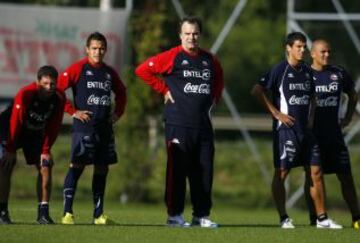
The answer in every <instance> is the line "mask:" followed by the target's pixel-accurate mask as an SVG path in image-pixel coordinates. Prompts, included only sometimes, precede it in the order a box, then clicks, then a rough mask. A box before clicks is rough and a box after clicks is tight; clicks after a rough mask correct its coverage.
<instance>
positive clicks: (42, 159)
mask: <svg viewBox="0 0 360 243" xmlns="http://www.w3.org/2000/svg"><path fill="white" fill-rule="evenodd" d="M57 77H58V72H57V71H56V69H55V68H54V67H52V66H43V67H41V68H40V69H39V71H38V74H37V81H36V82H33V83H31V84H29V85H27V86H25V87H23V88H22V89H21V90H19V92H18V93H17V94H16V95H15V98H14V101H13V103H12V105H10V106H9V107H8V108H7V109H6V110H5V111H4V112H2V113H1V114H0V142H1V144H0V162H1V166H0V224H7V223H11V220H10V217H9V214H8V208H7V207H8V205H7V204H8V199H9V193H10V179H11V173H12V170H13V167H14V164H15V163H16V150H17V149H19V148H22V150H23V152H24V157H25V160H26V163H27V164H29V165H34V166H35V167H36V169H37V170H38V180H37V181H38V183H37V196H38V201H39V207H38V217H37V222H38V223H39V224H52V223H54V222H53V220H52V219H51V217H50V215H49V200H50V194H51V169H52V165H53V159H52V155H51V151H50V150H51V147H52V145H53V144H54V142H55V140H56V138H57V135H58V133H59V130H60V126H61V122H62V117H63V114H64V106H65V101H66V98H65V93H64V92H62V91H61V90H57V89H56V81H57Z"/></svg>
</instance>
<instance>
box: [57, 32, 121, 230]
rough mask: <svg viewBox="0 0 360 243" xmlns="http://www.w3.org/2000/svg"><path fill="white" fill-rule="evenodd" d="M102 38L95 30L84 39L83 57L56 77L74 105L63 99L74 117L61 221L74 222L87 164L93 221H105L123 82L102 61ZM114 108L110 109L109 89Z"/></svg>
mask: <svg viewBox="0 0 360 243" xmlns="http://www.w3.org/2000/svg"><path fill="white" fill-rule="evenodd" d="M106 48H107V42H106V38H105V37H104V36H103V35H102V34H101V33H99V32H94V33H92V34H90V35H89V37H88V38H87V41H86V52H87V57H86V58H84V59H82V60H80V61H78V62H76V63H74V64H73V65H71V66H70V67H68V68H67V69H66V70H65V72H64V73H63V74H62V75H61V76H60V77H59V82H58V86H59V88H60V89H62V90H66V89H68V88H70V87H71V88H72V91H73V95H74V105H72V104H71V103H70V102H69V101H68V102H67V103H66V106H65V111H66V112H68V113H69V114H70V115H72V116H73V117H74V122H73V127H72V144H71V163H70V168H69V171H68V173H67V175H66V178H65V182H64V217H63V218H62V223H63V224H74V215H73V209H72V204H73V200H74V195H75V191H76V186H77V181H78V180H79V178H80V176H81V174H82V172H83V170H84V168H85V166H86V165H88V164H93V165H94V173H93V181H92V191H93V200H94V214H93V217H94V224H109V223H111V221H110V220H109V219H108V217H107V216H106V215H104V213H103V205H104V193H105V185H106V177H107V174H108V170H109V169H108V167H109V165H110V164H114V163H116V162H117V155H116V151H115V141H114V134H113V123H115V122H116V121H117V120H118V119H119V118H120V116H121V115H122V114H123V112H124V108H125V104H126V93H125V86H124V85H123V83H122V81H121V80H120V77H119V75H118V74H117V72H116V71H115V70H114V69H113V68H111V67H110V66H108V65H107V64H106V63H104V61H103V59H104V56H105V53H106ZM112 92H113V93H114V94H115V109H114V111H113V112H112V110H111V93H112Z"/></svg>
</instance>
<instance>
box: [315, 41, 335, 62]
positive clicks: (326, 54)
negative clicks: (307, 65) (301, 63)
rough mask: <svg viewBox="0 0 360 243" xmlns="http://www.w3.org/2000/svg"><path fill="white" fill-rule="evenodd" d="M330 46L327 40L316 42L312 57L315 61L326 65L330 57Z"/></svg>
mask: <svg viewBox="0 0 360 243" xmlns="http://www.w3.org/2000/svg"><path fill="white" fill-rule="evenodd" d="M330 52H331V49H330V46H329V44H327V43H325V42H319V43H315V44H314V46H313V48H312V49H311V58H312V59H313V63H314V64H316V65H318V66H326V65H328V64H329V59H330Z"/></svg>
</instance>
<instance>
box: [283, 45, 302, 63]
mask: <svg viewBox="0 0 360 243" xmlns="http://www.w3.org/2000/svg"><path fill="white" fill-rule="evenodd" d="M286 50H287V53H288V56H289V58H290V59H292V60H296V61H301V60H302V59H303V58H304V53H305V50H306V43H304V42H302V41H300V40H296V41H294V43H293V45H292V46H289V45H287V46H286Z"/></svg>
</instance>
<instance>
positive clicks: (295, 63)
mask: <svg viewBox="0 0 360 243" xmlns="http://www.w3.org/2000/svg"><path fill="white" fill-rule="evenodd" d="M287 61H288V63H289V64H290V65H291V66H293V67H296V66H297V65H299V64H300V61H299V60H296V59H294V58H291V57H288V58H287Z"/></svg>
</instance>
